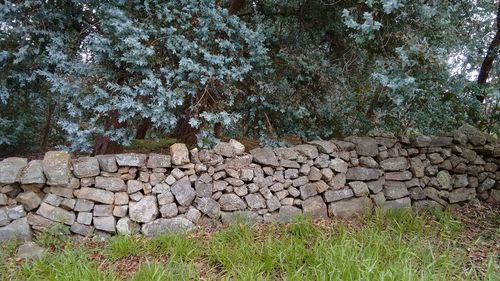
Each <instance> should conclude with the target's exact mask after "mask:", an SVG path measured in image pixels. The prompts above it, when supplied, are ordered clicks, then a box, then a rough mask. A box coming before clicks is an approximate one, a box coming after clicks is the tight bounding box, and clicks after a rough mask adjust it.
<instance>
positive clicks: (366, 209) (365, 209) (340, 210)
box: [328, 197, 373, 218]
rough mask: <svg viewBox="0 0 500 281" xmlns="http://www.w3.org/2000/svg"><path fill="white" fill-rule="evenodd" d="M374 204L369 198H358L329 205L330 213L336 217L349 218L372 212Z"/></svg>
mask: <svg viewBox="0 0 500 281" xmlns="http://www.w3.org/2000/svg"><path fill="white" fill-rule="evenodd" d="M372 208H373V202H372V200H370V198H367V197H356V198H351V199H348V200H342V201H335V202H332V203H330V204H329V205H328V213H329V214H330V215H331V216H334V217H340V218H349V217H353V216H358V215H364V214H368V213H370V212H371V210H372Z"/></svg>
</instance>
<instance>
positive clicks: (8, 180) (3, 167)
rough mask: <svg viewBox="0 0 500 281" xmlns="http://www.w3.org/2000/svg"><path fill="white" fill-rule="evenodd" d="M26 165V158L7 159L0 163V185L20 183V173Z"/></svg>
mask: <svg viewBox="0 0 500 281" xmlns="http://www.w3.org/2000/svg"><path fill="white" fill-rule="evenodd" d="M27 165H28V160H27V159H26V158H19V157H9V158H5V159H4V160H2V161H0V184H12V183H15V182H18V181H20V179H21V173H22V171H23V169H24V167H26V166H27Z"/></svg>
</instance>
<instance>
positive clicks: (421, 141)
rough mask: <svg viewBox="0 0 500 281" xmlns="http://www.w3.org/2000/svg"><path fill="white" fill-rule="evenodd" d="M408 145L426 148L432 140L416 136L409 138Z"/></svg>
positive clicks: (427, 137)
mask: <svg viewBox="0 0 500 281" xmlns="http://www.w3.org/2000/svg"><path fill="white" fill-rule="evenodd" d="M410 143H411V145H412V146H415V147H427V146H430V145H431V143H432V138H431V137H429V136H416V137H411V138H410Z"/></svg>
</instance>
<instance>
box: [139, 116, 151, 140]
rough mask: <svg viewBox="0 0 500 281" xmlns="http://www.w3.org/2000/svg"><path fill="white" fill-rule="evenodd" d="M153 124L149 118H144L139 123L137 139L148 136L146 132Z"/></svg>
mask: <svg viewBox="0 0 500 281" xmlns="http://www.w3.org/2000/svg"><path fill="white" fill-rule="evenodd" d="M150 126H151V121H149V119H143V120H142V121H141V123H139V125H137V128H136V133H135V139H138V140H143V139H145V138H146V133H147V132H148V129H149V127H150Z"/></svg>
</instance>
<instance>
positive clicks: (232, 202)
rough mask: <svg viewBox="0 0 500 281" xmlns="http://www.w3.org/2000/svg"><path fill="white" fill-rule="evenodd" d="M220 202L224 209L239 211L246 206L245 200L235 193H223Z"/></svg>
mask: <svg viewBox="0 0 500 281" xmlns="http://www.w3.org/2000/svg"><path fill="white" fill-rule="evenodd" d="M219 204H220V206H221V209H222V210H223V211H237V210H243V209H245V208H246V204H245V202H244V201H243V200H241V198H240V197H238V195H236V194H234V193H226V194H222V196H221V197H220V199H219Z"/></svg>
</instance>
